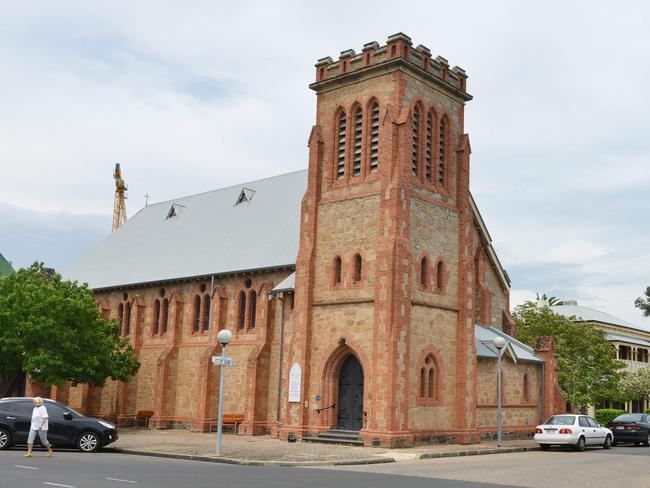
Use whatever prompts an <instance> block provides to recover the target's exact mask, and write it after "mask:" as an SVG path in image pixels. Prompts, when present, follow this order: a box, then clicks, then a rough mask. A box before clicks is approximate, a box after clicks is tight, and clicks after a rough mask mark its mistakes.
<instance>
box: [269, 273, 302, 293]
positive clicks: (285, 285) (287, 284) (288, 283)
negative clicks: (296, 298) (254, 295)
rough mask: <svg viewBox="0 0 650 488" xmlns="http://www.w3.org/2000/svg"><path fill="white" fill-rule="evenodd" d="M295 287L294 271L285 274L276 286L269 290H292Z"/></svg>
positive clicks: (276, 291)
mask: <svg viewBox="0 0 650 488" xmlns="http://www.w3.org/2000/svg"><path fill="white" fill-rule="evenodd" d="M295 288H296V273H295V271H294V272H293V273H291V274H290V275H289V276H287V277H286V278H285V279H284V280H282V281H281V282H280V284H279V285H278V286H276V287H275V288H273V290H271V293H281V292H283V291H294V289H295Z"/></svg>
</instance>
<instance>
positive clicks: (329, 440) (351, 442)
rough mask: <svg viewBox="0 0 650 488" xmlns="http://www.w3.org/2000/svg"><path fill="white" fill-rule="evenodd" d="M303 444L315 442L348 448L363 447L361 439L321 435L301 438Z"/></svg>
mask: <svg viewBox="0 0 650 488" xmlns="http://www.w3.org/2000/svg"><path fill="white" fill-rule="evenodd" d="M302 441H303V442H315V443H321V444H344V445H348V446H363V441H362V440H361V439H359V438H358V437H357V438H353V437H340V436H328V437H325V436H323V434H319V435H312V436H307V437H303V438H302Z"/></svg>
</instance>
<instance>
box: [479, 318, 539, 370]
mask: <svg viewBox="0 0 650 488" xmlns="http://www.w3.org/2000/svg"><path fill="white" fill-rule="evenodd" d="M498 336H500V337H503V338H504V339H505V340H506V341H507V343H508V345H509V346H510V347H511V349H510V350H509V352H510V353H511V354H514V356H515V358H516V361H529V362H533V363H543V362H544V360H543V359H542V358H541V357H539V356H538V355H537V354H535V351H534V350H533V348H531V347H529V346H527V345H526V344H524V343H523V342H519V341H518V340H517V339H515V338H514V337H510V336H509V335H508V334H506V333H504V332H502V331H500V330H499V329H495V328H494V327H483V326H482V325H479V324H476V325H475V326H474V341H475V343H476V355H477V356H478V357H480V358H493V359H496V358H497V348H496V347H494V344H492V341H493V340H494V338H495V337H498ZM501 357H503V356H501Z"/></svg>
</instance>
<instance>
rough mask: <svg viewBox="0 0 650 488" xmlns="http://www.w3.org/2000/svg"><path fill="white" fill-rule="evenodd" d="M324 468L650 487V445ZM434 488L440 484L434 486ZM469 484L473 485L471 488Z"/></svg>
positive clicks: (541, 484)
mask: <svg viewBox="0 0 650 488" xmlns="http://www.w3.org/2000/svg"><path fill="white" fill-rule="evenodd" d="M326 469H336V470H345V471H348V472H357V473H358V472H364V473H374V474H380V473H381V474H391V475H408V476H410V477H413V476H421V477H423V478H429V479H455V480H459V481H460V480H462V481H465V482H484V483H491V484H492V486H494V485H498V486H501V487H504V486H518V487H526V488H576V487H578V488H586V487H589V488H611V487H612V486H629V487H639V488H640V487H643V488H646V487H650V447H642V446H639V447H634V446H630V445H619V446H618V447H614V448H612V449H610V450H607V451H606V450H604V449H602V448H587V450H586V451H585V452H573V451H571V450H565V449H563V450H560V449H556V448H553V449H551V451H549V452H542V451H533V452H523V453H513V454H496V455H486V456H472V457H458V458H440V459H418V460H412V461H403V462H399V463H390V464H382V465H366V466H336V467H332V468H326ZM431 486H434V487H435V486H437V485H436V484H435V482H433V483H432V484H431ZM469 486H471V485H469Z"/></svg>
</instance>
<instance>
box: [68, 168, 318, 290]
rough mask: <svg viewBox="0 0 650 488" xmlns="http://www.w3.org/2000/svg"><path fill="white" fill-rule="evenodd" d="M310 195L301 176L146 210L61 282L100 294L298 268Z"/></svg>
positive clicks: (304, 175)
mask: <svg viewBox="0 0 650 488" xmlns="http://www.w3.org/2000/svg"><path fill="white" fill-rule="evenodd" d="M306 188H307V171H306V170H302V171H297V172H294V173H289V174H285V175H280V176H275V177H272V178H266V179H263V180H258V181H252V182H249V183H245V184H241V185H236V186H231V187H228V188H222V189H220V190H214V191H210V192H206V193H200V194H198V195H192V196H188V197H183V198H178V199H175V200H169V201H166V202H161V203H156V204H152V205H149V206H147V207H145V208H143V209H142V210H140V211H139V212H138V213H137V214H136V215H134V216H133V217H132V218H130V219H129V220H128V221H127V222H126V224H124V225H123V226H121V227H120V228H119V229H117V230H116V231H115V232H113V233H112V234H111V235H109V236H108V237H107V238H106V239H104V240H103V241H101V242H100V243H99V244H98V245H97V246H96V247H95V248H94V249H92V250H91V251H90V252H89V253H88V254H87V255H85V256H84V257H82V258H81V259H79V260H78V261H76V262H75V263H74V264H73V265H72V266H70V267H69V268H68V269H67V270H65V272H64V273H63V276H64V277H65V278H67V279H73V280H78V281H80V282H86V283H88V285H89V286H90V287H91V288H93V289H102V288H112V287H118V286H119V287H121V286H126V285H135V284H144V283H155V282H161V281H168V280H175V279H183V278H191V277H200V276H208V275H212V274H228V273H233V272H241V271H250V270H260V269H269V268H277V267H293V266H295V263H296V256H297V254H298V240H299V230H300V229H299V226H300V208H301V201H302V197H303V195H304V193H305V190H306ZM242 190H245V194H246V195H248V198H246V199H244V201H240V196H241V194H242ZM251 191H252V192H254V195H255V197H254V198H250V195H251Z"/></svg>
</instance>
